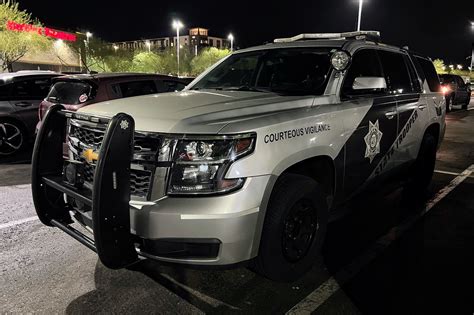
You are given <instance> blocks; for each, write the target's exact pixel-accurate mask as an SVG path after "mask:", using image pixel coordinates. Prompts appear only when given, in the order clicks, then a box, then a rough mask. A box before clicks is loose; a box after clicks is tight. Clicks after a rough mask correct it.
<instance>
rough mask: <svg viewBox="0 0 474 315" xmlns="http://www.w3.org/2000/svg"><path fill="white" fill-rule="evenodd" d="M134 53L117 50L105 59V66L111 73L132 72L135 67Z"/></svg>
mask: <svg viewBox="0 0 474 315" xmlns="http://www.w3.org/2000/svg"><path fill="white" fill-rule="evenodd" d="M132 60H133V52H131V51H128V50H123V49H121V50H116V51H114V53H113V54H111V55H108V56H106V57H105V64H106V65H107V69H108V71H111V72H130V71H132V67H133V61H132Z"/></svg>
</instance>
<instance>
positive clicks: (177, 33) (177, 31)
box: [173, 20, 183, 77]
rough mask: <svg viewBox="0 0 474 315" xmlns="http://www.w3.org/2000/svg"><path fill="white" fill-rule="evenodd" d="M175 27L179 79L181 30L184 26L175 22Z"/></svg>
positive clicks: (177, 21)
mask: <svg viewBox="0 0 474 315" xmlns="http://www.w3.org/2000/svg"><path fill="white" fill-rule="evenodd" d="M173 27H174V28H175V29H176V54H177V55H176V58H177V60H178V77H179V46H180V45H179V29H180V28H181V27H183V24H182V23H181V22H180V21H179V20H174V21H173Z"/></svg>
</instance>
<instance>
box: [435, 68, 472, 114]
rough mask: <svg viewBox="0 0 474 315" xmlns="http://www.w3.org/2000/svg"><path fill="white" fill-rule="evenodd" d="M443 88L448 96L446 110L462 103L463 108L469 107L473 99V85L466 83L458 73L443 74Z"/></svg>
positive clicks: (441, 78) (441, 79)
mask: <svg viewBox="0 0 474 315" xmlns="http://www.w3.org/2000/svg"><path fill="white" fill-rule="evenodd" d="M439 79H440V81H441V89H442V91H443V93H444V95H445V97H446V111H448V112H450V111H452V110H453V106H454V105H461V107H462V109H467V106H468V105H469V102H470V101H471V87H470V85H469V84H466V83H465V82H464V80H463V78H461V77H460V76H458V75H454V74H441V75H440V76H439Z"/></svg>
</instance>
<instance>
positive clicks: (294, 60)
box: [191, 48, 331, 95]
mask: <svg viewBox="0 0 474 315" xmlns="http://www.w3.org/2000/svg"><path fill="white" fill-rule="evenodd" d="M330 54H331V49H329V48H324V49H317V48H290V49H288V48H286V49H269V50H259V51H255V52H249V53H240V54H235V55H232V56H230V57H229V58H227V59H226V60H224V61H223V62H222V63H221V64H219V65H218V66H217V67H216V68H215V69H213V70H212V71H211V72H209V73H208V74H207V75H206V76H204V77H203V78H202V79H201V80H199V82H197V83H196V84H195V85H194V86H193V87H192V88H191V89H193V90H199V89H217V90H239V91H254V92H276V93H281V94H313V95H322V94H323V93H324V90H325V88H326V83H327V80H328V77H329V74H330V69H331V67H330Z"/></svg>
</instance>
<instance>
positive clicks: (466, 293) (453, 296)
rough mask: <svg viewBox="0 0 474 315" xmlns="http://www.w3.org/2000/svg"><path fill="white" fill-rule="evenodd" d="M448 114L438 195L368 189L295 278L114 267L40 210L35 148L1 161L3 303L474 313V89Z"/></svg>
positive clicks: (21, 308)
mask: <svg viewBox="0 0 474 315" xmlns="http://www.w3.org/2000/svg"><path fill="white" fill-rule="evenodd" d="M446 120H447V131H446V135H445V140H444V142H443V144H442V147H441V149H440V151H439V153H438V157H437V158H438V160H437V165H436V172H435V174H434V178H433V182H432V186H431V193H430V195H429V196H427V202H426V203H423V204H420V203H414V202H413V201H411V200H405V199H404V198H402V196H401V193H400V190H399V189H398V190H395V191H390V192H384V191H379V192H370V193H367V194H366V195H364V196H360V197H359V198H358V199H357V200H354V201H353V203H351V206H350V209H347V211H344V212H345V213H346V215H345V216H343V217H341V218H339V219H337V220H334V221H333V222H332V223H331V224H330V226H329V229H328V236H327V239H326V242H325V246H324V249H323V260H322V261H321V262H320V264H318V265H315V266H314V269H313V271H311V272H310V273H308V275H307V276H306V277H305V278H304V279H301V280H299V281H297V282H295V283H290V284H281V283H274V282H272V281H269V280H266V279H263V278H261V277H259V276H257V275H255V274H254V273H252V272H251V271H248V270H247V269H244V268H240V269H234V270H225V271H209V270H194V269H182V268H177V267H171V266H162V265H159V264H157V263H154V262H151V261H142V262H140V263H139V264H137V265H135V266H133V267H132V268H130V269H123V270H118V271H117V270H109V269H107V268H105V267H104V266H103V265H102V264H101V263H100V262H99V261H98V258H97V256H96V255H95V253H93V252H92V251H90V250H89V249H87V248H85V247H84V246H82V245H80V244H79V243H78V242H77V241H75V240H73V239H72V238H70V237H69V236H67V235H65V234H64V233H63V232H61V231H59V230H58V229H57V228H48V227H45V226H43V225H42V224H40V223H39V221H38V220H37V219H36V217H35V211H34V207H33V203H32V200H31V193H30V186H29V182H30V170H29V164H28V156H29V154H30V152H24V153H23V156H22V157H21V158H18V159H16V162H17V163H12V161H7V162H8V163H7V162H4V163H3V164H2V165H0V186H1V187H0V234H1V240H2V241H1V244H0V312H1V313H11V312H12V313H32V312H38V313H64V312H65V313H96V312H103V313H119V312H120V313H140V314H143V313H160V314H168V313H169V314H175V313H234V312H235V313H251V314H252V313H255V314H256V313H287V312H289V313H294V314H297V313H315V314H433V313H444V314H472V313H473V312H474V290H473V288H472V284H473V283H474V268H473V266H474V194H473V192H474V166H473V165H474V101H471V105H470V107H469V109H468V110H467V111H461V110H457V111H455V112H453V113H450V114H448V116H447V118H446Z"/></svg>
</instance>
